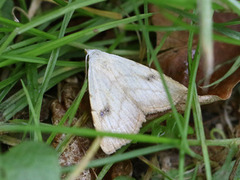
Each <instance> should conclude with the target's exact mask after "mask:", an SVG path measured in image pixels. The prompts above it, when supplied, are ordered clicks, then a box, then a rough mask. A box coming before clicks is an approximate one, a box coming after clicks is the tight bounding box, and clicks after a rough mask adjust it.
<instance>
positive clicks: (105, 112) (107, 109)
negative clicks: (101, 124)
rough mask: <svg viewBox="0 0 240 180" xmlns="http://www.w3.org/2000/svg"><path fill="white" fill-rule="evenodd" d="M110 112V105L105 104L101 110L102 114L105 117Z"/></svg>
mask: <svg viewBox="0 0 240 180" xmlns="http://www.w3.org/2000/svg"><path fill="white" fill-rule="evenodd" d="M109 114H110V107H109V106H105V107H104V109H103V110H101V111H100V116H101V117H104V116H107V115H109Z"/></svg>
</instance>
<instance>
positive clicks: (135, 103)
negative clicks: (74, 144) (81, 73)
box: [87, 50, 187, 154]
mask: <svg viewBox="0 0 240 180" xmlns="http://www.w3.org/2000/svg"><path fill="white" fill-rule="evenodd" d="M87 52H88V55H89V71H88V79H89V93H90V102H91V108H92V116H93V121H94V126H95V128H96V129H97V130H101V131H109V132H120V133H137V132H138V131H139V129H140V127H141V126H142V123H143V122H144V121H146V119H145V115H147V114H152V113H157V112H162V111H165V110H168V109H170V104H169V101H168V98H167V95H166V92H165V90H164V88H163V84H162V80H161V78H160V76H159V73H158V72H157V71H155V70H153V69H151V68H148V67H146V66H143V65H141V64H139V63H136V62H134V61H131V60H129V59H126V58H122V57H120V56H116V55H112V54H108V53H105V52H101V51H99V50H89V51H87ZM165 79H166V82H167V85H168V88H169V91H170V94H171V95H172V99H173V102H174V104H177V103H178V102H179V101H180V100H182V99H184V98H185V96H186V94H187V88H186V87H184V86H183V85H181V84H180V83H178V82H176V81H174V80H172V79H171V78H169V77H167V76H165ZM128 142H129V141H128V140H125V139H117V138H110V137H104V138H103V140H102V142H101V148H102V149H103V151H104V152H105V153H106V154H111V153H113V152H115V151H116V150H117V149H119V148H120V147H122V146H123V145H125V144H127V143H128Z"/></svg>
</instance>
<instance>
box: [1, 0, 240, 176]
mask: <svg viewBox="0 0 240 180" xmlns="http://www.w3.org/2000/svg"><path fill="white" fill-rule="evenodd" d="M54 2H55V3H56V7H55V10H50V11H48V12H44V13H42V12H38V14H37V16H36V17H34V18H33V19H32V20H31V21H29V22H28V21H27V19H26V18H24V16H22V14H21V15H20V17H22V18H20V20H22V21H20V22H15V21H14V20H13V19H12V18H11V16H9V13H10V12H9V11H7V9H10V10H11V9H12V8H13V4H11V3H9V2H8V1H6V0H5V1H4V0H3V1H1V2H0V8H1V10H3V9H4V11H2V12H1V15H2V16H1V17H0V24H1V25H0V71H1V72H6V74H4V73H2V74H1V75H2V76H3V78H2V79H3V80H2V81H1V82H0V136H2V134H1V133H10V134H11V133H21V134H23V138H22V141H25V140H30V141H44V140H43V138H42V136H43V135H45V134H48V139H47V140H46V141H45V142H44V143H46V144H51V142H52V140H53V138H54V137H55V135H56V134H57V133H65V134H67V135H69V136H67V137H68V138H69V137H70V136H72V135H77V136H86V137H91V138H95V137H102V136H111V137H119V138H125V139H130V140H132V143H136V142H139V143H140V142H144V143H154V144H157V145H149V147H144V148H140V149H137V150H132V151H130V152H125V151H126V149H127V147H129V145H127V146H125V147H123V148H122V149H120V150H118V151H117V153H116V154H114V155H112V156H110V157H106V158H102V159H97V160H91V161H90V159H91V158H90V157H88V159H87V160H86V164H85V165H84V167H87V168H93V167H99V166H104V167H103V168H102V171H101V172H100V173H99V176H98V179H103V178H104V176H105V174H106V173H107V172H108V170H109V169H110V167H111V166H112V165H113V164H114V163H115V162H119V161H123V160H126V159H131V158H135V157H138V156H144V155H147V154H150V153H154V152H159V151H164V150H169V149H173V148H176V149H179V168H178V171H177V176H176V177H177V178H178V179H184V178H185V177H186V176H185V174H186V172H187V171H188V170H189V169H188V168H187V167H186V164H185V158H186V155H188V156H191V157H192V158H195V159H196V160H197V161H198V163H197V164H196V165H195V166H194V167H193V168H192V169H194V171H193V176H192V177H196V176H197V170H198V168H199V167H200V165H199V164H203V165H204V167H205V171H206V178H207V179H213V178H214V177H221V173H222V172H226V171H227V170H228V171H231V170H232V169H228V168H229V166H230V165H231V168H232V167H233V164H234V162H233V157H234V153H236V150H235V149H234V147H235V146H236V145H239V144H240V139H239V138H232V139H223V140H219V139H214V140H207V139H206V137H205V133H204V127H203V123H202V115H201V109H200V105H199V102H198V97H197V92H196V84H195V79H196V73H197V68H198V64H199V60H200V51H203V52H204V56H205V57H209V58H208V59H210V60H211V59H212V56H213V49H212V45H213V41H214V40H216V41H220V42H225V43H229V44H234V45H240V33H239V32H236V31H234V30H231V29H229V28H227V27H226V26H227V25H239V24H240V21H239V20H234V21H231V22H226V23H213V22H211V19H212V12H213V11H215V10H222V11H224V10H226V11H229V9H230V10H231V11H233V12H235V13H237V14H240V5H239V2H238V1H236V0H231V1H227V0H222V1H216V2H214V3H212V1H209V0H204V1H202V0H199V1H196V0H195V1H194V0H168V1H159V0H148V1H147V0H140V1H137V0H131V1H119V2H120V5H119V6H116V5H111V4H108V3H109V2H107V1H104V0H88V1H80V0H76V1H73V2H70V1H69V3H66V2H65V1H63V0H54ZM18 3H19V6H20V8H21V9H22V10H24V11H26V12H27V4H26V2H25V1H24V0H18ZM150 3H152V4H155V5H156V6H160V7H161V8H162V9H165V10H164V12H163V13H164V15H165V16H166V18H168V19H169V20H171V21H173V25H172V26H169V27H162V26H153V25H151V24H150V23H149V18H150V17H151V16H152V14H151V13H149V12H148V8H147V7H148V5H149V4H150ZM6 6H7V8H6ZM90 6H91V7H90ZM199 7H200V8H199ZM169 12H170V13H169ZM206 12H207V13H206ZM172 13H175V14H177V16H173V15H172ZM199 14H200V15H201V16H200V15H199ZM183 18H187V19H188V20H189V21H191V23H186V22H184V21H183ZM76 19H77V20H80V23H79V24H77V25H71V26H70V22H74V20H76ZM77 22H78V21H77ZM182 30H186V31H189V40H188V59H189V72H190V76H189V86H188V96H187V103H186V110H185V112H184V114H183V116H182V115H180V114H179V113H178V112H177V110H176V107H175V106H174V105H173V103H172V99H171V95H170V93H169V90H168V87H167V85H166V82H165V80H164V76H163V73H162V70H161V67H160V65H159V63H158V61H157V54H158V52H159V51H161V48H162V46H163V45H164V43H165V40H166V39H167V37H168V36H169V35H170V34H171V32H174V31H182ZM109 31H111V33H113V35H114V38H110V39H102V38H100V37H101V36H102V35H103V34H104V33H107V32H109ZM158 31H162V32H165V35H164V37H163V38H162V40H161V42H160V44H159V45H158V46H157V47H154V46H153V42H152V41H151V32H158ZM215 32H217V34H216V33H215ZM197 33H199V34H200V41H201V44H200V45H199V46H198V49H197V51H196V53H195V57H194V58H193V59H192V53H191V52H192V41H193V36H194V34H197ZM98 39H100V40H98ZM85 48H92V49H100V50H104V51H107V52H111V53H114V54H118V55H122V56H127V57H129V56H130V57H132V56H134V57H136V56H137V55H139V54H144V51H146V54H147V55H146V57H147V58H146V61H147V63H148V64H151V63H154V64H155V65H156V67H157V70H158V71H159V73H160V76H161V78H162V79H163V82H164V83H163V84H164V89H165V90H166V92H167V94H168V98H169V102H170V103H171V107H172V113H169V114H166V115H164V116H162V117H160V118H157V119H154V120H153V121H151V122H149V123H148V124H146V125H145V126H144V127H143V128H142V129H141V131H140V132H139V134H134V135H132V134H118V133H107V132H100V131H95V130H93V129H85V128H82V127H80V128H79V127H64V126H63V124H64V123H65V122H66V120H68V121H70V122H71V121H72V119H73V118H74V116H75V114H76V112H77V110H78V107H79V104H80V103H81V101H82V98H83V96H84V94H85V92H86V91H87V81H84V82H83V85H82V87H81V90H80V92H79V94H78V96H77V97H76V99H75V101H74V102H73V104H72V106H71V107H70V108H69V109H68V111H67V112H66V114H65V116H64V117H63V118H62V119H61V121H60V124H59V125H58V126H53V125H50V124H45V123H42V122H40V113H41V108H42V101H43V98H44V96H47V95H48V91H49V90H51V89H52V88H53V87H55V86H56V85H57V84H58V83H60V82H61V81H62V80H64V79H67V78H69V77H71V76H73V75H76V74H78V73H80V72H81V73H82V74H84V67H85V63H84V56H85V54H84V49H85ZM139 49H141V50H144V51H139ZM76 58H77V59H78V61H69V60H70V59H76ZM237 68H239V58H238V59H237V61H236V63H235V64H234V66H233V67H232V69H231V70H230V71H229V74H231V73H233V72H234V71H235V70H236V69H237ZM85 73H86V72H85ZM229 74H226V76H224V77H223V78H225V77H227V76H228V75H229ZM223 78H222V79H223ZM222 79H220V80H218V81H216V83H217V82H219V81H221V80H222ZM20 82H21V85H22V86H21V87H19V84H20ZM212 85H214V84H212ZM26 107H28V108H29V119H15V115H16V114H17V113H19V112H20V111H21V110H23V109H24V108H26ZM191 110H192V113H193V118H194V126H195V131H196V132H194V133H195V134H196V139H188V134H189V131H190V130H191V128H190V126H189V119H190V113H191ZM163 121H166V122H167V123H168V124H167V125H166V126H165V127H163V125H161V122H163ZM173 127H177V128H175V129H173ZM148 130H152V132H153V133H152V134H150V135H145V134H144V133H145V132H147V131H148ZM157 132H158V133H157ZM160 132H168V134H170V133H171V132H173V137H168V136H159V134H160ZM26 133H29V134H30V136H29V137H28V136H26ZM166 134H167V133H166ZM1 139H3V138H1V137H0V141H2V140H1ZM69 139H71V138H69ZM4 142H5V141H4ZM96 144H98V143H96ZM191 146H201V148H202V156H200V155H198V154H196V153H194V152H193V151H192V150H191V148H190V147H191ZM208 146H224V147H231V148H230V152H229V155H228V158H227V160H226V162H225V165H224V166H223V167H222V168H221V169H220V170H219V171H218V172H217V173H216V174H215V175H213V173H212V170H211V163H212V162H211V161H210V159H209V154H208V149H207V148H208ZM95 148H96V147H95ZM94 150H96V149H94ZM92 154H94V153H92ZM142 160H143V161H144V162H146V163H147V164H148V165H149V166H151V167H152V168H153V169H155V171H156V172H157V173H159V174H162V175H163V176H164V177H166V178H168V179H174V178H176V177H174V173H172V174H171V173H170V172H162V170H161V169H158V167H156V166H154V165H153V164H151V163H150V162H148V161H147V160H146V159H144V158H142ZM236 164H237V162H236ZM74 168H75V167H74V166H73V167H70V168H62V172H73V171H74ZM81 168H82V167H81ZM81 168H80V169H81ZM81 170H82V169H81Z"/></svg>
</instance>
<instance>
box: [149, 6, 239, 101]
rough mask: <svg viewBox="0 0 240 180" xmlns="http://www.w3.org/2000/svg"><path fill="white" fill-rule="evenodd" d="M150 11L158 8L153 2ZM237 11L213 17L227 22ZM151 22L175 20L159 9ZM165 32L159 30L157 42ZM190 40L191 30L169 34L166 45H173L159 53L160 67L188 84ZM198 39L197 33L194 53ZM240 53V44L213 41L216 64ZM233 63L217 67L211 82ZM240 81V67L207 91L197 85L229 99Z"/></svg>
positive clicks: (201, 71) (201, 92) (200, 76)
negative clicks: (188, 49)
mask: <svg viewBox="0 0 240 180" xmlns="http://www.w3.org/2000/svg"><path fill="white" fill-rule="evenodd" d="M150 10H151V12H157V11H158V10H157V8H156V7H154V6H150ZM237 17H238V16H237V15H236V14H232V13H215V14H214V21H215V22H218V23H219V22H226V21H230V20H232V19H235V18H237ZM152 23H153V24H154V25H161V26H166V25H171V24H172V23H171V22H170V21H168V20H166V18H164V17H163V15H161V14H160V13H156V14H154V15H153V18H152ZM231 28H232V29H234V30H237V31H240V26H239V25H238V26H233V27H231ZM163 35H164V34H163V33H162V32H157V43H159V42H160V40H161V39H162V37H163ZM187 41H188V32H183V31H177V32H173V33H171V34H170V36H169V37H168V38H167V40H166V42H165V45H164V47H163V50H164V49H169V48H172V49H170V50H168V51H166V52H164V53H160V54H159V55H158V60H159V62H160V64H161V67H162V69H163V71H164V73H165V74H166V75H167V76H170V77H172V78H173V79H174V80H176V81H178V82H180V83H181V84H183V85H185V86H187V85H188V73H189V72H188V62H187ZM196 43H197V38H196V37H195V39H194V42H193V50H192V56H194V53H195V50H194V49H195V47H196ZM239 54H240V46H236V45H231V44H226V43H221V42H215V43H214V58H215V66H217V65H220V64H223V63H225V62H227V61H228V60H231V59H233V58H234V57H236V56H238V55H239ZM201 62H202V59H201V61H200V64H199V69H198V73H197V77H196V82H197V83H198V82H199V81H200V80H202V79H203V78H204V69H203V66H202V63H201ZM232 64H233V63H229V64H227V65H224V66H222V67H221V68H219V69H218V70H217V71H215V72H214V73H213V75H212V77H211V80H210V83H212V82H214V81H216V80H217V79H219V78H221V77H222V76H223V75H224V74H225V73H226V72H227V71H228V70H229V69H230V67H231V66H232ZM239 81H240V68H239V69H238V70H237V71H236V72H234V73H233V74H232V75H231V76H230V77H228V78H227V79H225V80H224V81H222V82H221V83H219V84H218V85H216V86H213V87H210V88H209V89H208V91H207V92H205V90H204V89H202V88H201V86H200V85H199V86H198V94H199V95H216V96H218V97H219V98H220V99H223V100H224V99H228V98H229V97H230V96H231V93H232V89H233V87H234V86H235V85H236V84H237V83H238V82H239Z"/></svg>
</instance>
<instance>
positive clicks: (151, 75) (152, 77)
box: [146, 74, 156, 81]
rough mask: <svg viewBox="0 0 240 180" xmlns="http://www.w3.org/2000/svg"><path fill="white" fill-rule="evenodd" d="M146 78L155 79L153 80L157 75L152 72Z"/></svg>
mask: <svg viewBox="0 0 240 180" xmlns="http://www.w3.org/2000/svg"><path fill="white" fill-rule="evenodd" d="M146 79H147V80H148V81H153V80H155V79H156V76H155V75H154V74H150V75H148V76H147V77H146Z"/></svg>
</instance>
